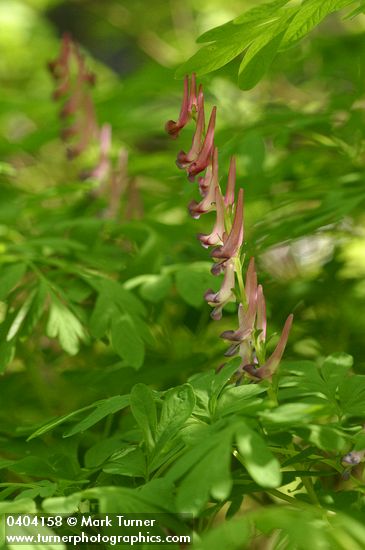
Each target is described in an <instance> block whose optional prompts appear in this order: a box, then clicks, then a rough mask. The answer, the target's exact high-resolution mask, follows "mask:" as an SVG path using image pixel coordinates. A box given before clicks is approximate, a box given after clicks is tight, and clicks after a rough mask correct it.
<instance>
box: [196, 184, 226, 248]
mask: <svg viewBox="0 0 365 550" xmlns="http://www.w3.org/2000/svg"><path fill="white" fill-rule="evenodd" d="M215 208H216V221H215V224H214V227H213V229H212V231H211V233H209V235H204V234H203V233H199V234H198V235H197V237H198V239H199V241H200V242H201V244H202V246H204V248H208V246H212V245H216V244H219V243H221V242H222V241H223V235H224V201H223V197H222V193H221V191H220V189H219V187H218V186H217V187H216V188H215Z"/></svg>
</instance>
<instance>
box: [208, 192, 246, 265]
mask: <svg viewBox="0 0 365 550" xmlns="http://www.w3.org/2000/svg"><path fill="white" fill-rule="evenodd" d="M242 242H243V189H240V190H239V193H238V199H237V206H236V211H235V214H234V220H233V224H232V229H231V232H230V234H229V235H228V237H227V238H226V240H225V242H224V244H223V246H218V247H217V248H214V250H213V251H212V256H213V258H226V259H228V258H233V256H235V255H236V254H237V252H238V251H239V249H240V248H241V246H242Z"/></svg>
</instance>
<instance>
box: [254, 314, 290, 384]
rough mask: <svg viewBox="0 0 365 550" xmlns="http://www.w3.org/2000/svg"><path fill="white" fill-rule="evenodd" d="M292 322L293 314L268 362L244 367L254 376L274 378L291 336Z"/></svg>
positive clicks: (287, 321)
mask: <svg viewBox="0 0 365 550" xmlns="http://www.w3.org/2000/svg"><path fill="white" fill-rule="evenodd" d="M292 323H293V314H291V315H289V317H288V318H287V320H286V321H285V325H284V328H283V331H282V333H281V336H280V340H279V342H278V344H277V346H276V348H275V350H274V352H273V353H272V354H271V356H270V357H269V359H268V360H267V361H266V363H265V364H264V365H263V366H262V367H260V368H259V369H255V368H254V367H252V365H246V366H245V367H243V368H244V370H245V371H246V372H247V373H248V374H250V375H251V376H253V377H254V378H259V379H263V378H268V379H271V378H272V376H273V374H274V373H275V371H276V369H277V368H278V366H279V363H280V361H281V358H282V356H283V353H284V350H285V347H286V344H287V341H288V338H289V332H290V329H291V326H292Z"/></svg>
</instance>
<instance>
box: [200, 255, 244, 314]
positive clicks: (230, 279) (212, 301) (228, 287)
mask: <svg viewBox="0 0 365 550" xmlns="http://www.w3.org/2000/svg"><path fill="white" fill-rule="evenodd" d="M234 286H235V275H234V262H233V261H232V260H231V261H229V262H227V265H226V270H225V273H224V278H223V283H222V286H221V288H220V290H219V291H218V292H214V291H213V290H211V289H209V290H207V292H206V293H205V295H204V298H205V299H206V301H207V302H208V303H209V305H211V306H212V307H214V309H213V311H212V313H211V314H210V315H211V317H212V319H214V320H215V321H219V319H221V318H222V310H223V308H224V306H225V305H226V304H227V303H228V302H235V301H236V298H235V295H234V293H233V289H234Z"/></svg>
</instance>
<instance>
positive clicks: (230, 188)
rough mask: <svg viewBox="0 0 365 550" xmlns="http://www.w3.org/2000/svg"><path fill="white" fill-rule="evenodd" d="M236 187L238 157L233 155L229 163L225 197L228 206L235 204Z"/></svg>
mask: <svg viewBox="0 0 365 550" xmlns="http://www.w3.org/2000/svg"><path fill="white" fill-rule="evenodd" d="M235 187H236V159H235V157H231V162H230V164H229V172H228V183H227V189H226V195H225V197H224V204H225V205H226V206H232V205H233V204H234V190H235Z"/></svg>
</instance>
